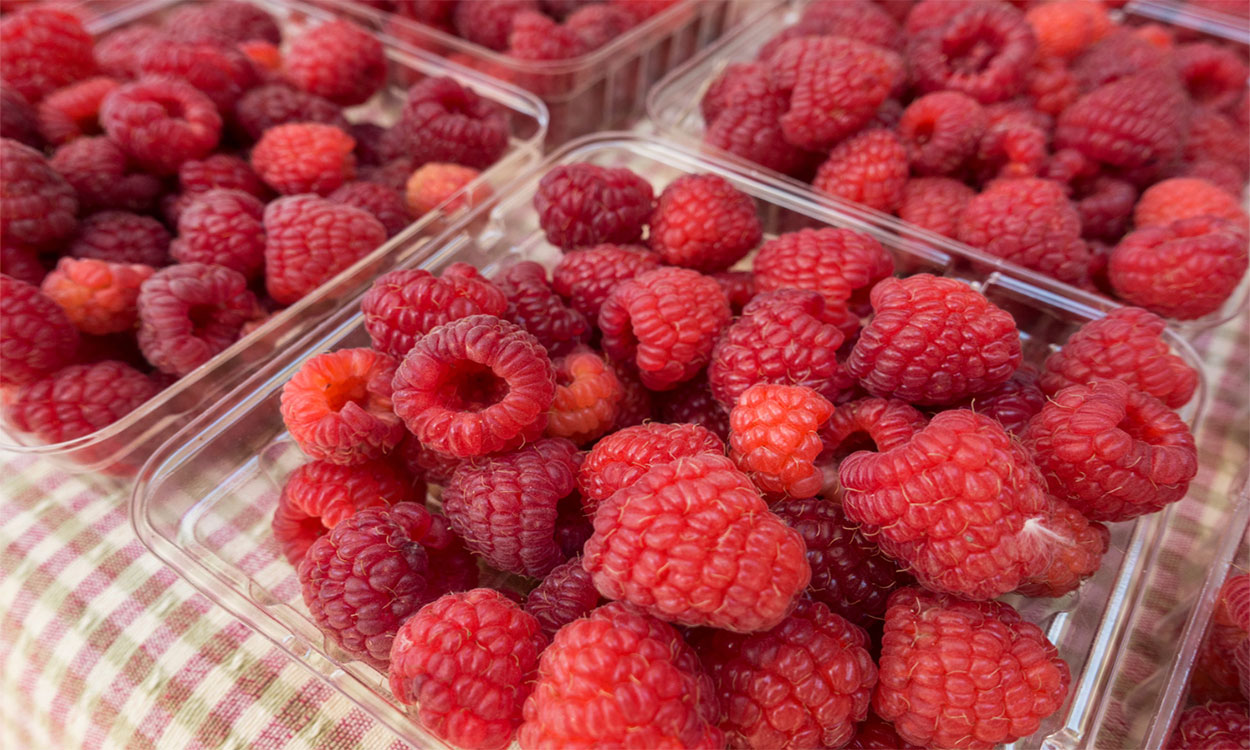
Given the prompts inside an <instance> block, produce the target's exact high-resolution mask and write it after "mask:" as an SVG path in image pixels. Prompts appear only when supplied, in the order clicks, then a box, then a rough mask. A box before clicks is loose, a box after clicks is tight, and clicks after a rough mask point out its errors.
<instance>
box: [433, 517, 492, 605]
mask: <svg viewBox="0 0 1250 750" xmlns="http://www.w3.org/2000/svg"><path fill="white" fill-rule="evenodd" d="M435 536H436V537H437V538H438V540H439V541H440V543H445V544H446V546H444V547H441V548H438V549H436V548H435V545H433V544H432V540H431V538H430V537H435ZM422 544H424V545H425V552H426V555H427V556H428V557H429V560H430V570H429V573H428V574H427V575H426V582H427V584H428V585H429V593H428V594H427V596H426V598H427V599H428V598H433V597H435V596H442V595H443V594H450V593H453V592H456V591H468V590H470V589H473V588H476V587H477V585H478V582H479V581H480V579H481V573H480V572H479V571H478V567H477V557H476V556H474V555H473V553H471V552H469V551H468V550H467V549H465V548H464V544H462V543H461V541H460V538H459V537H457V536H456V535H455V533H454V532H452V530H451V524H449V523H448V522H447V519H446V518H444V517H442V516H434V522H433V523H432V524H431V525H430V536H429V537H427V538H426V539H425V540H423V541H422Z"/></svg>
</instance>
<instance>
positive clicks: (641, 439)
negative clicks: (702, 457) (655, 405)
mask: <svg viewBox="0 0 1250 750" xmlns="http://www.w3.org/2000/svg"><path fill="white" fill-rule="evenodd" d="M701 453H712V454H715V455H718V456H721V455H724V454H725V444H724V442H722V440H721V439H720V438H719V437H717V436H716V435H715V434H714V433H712V432H711V431H710V430H708V429H706V428H704V427H701V426H699V425H697V424H664V423H662V422H649V423H647V424H641V425H636V426H633V427H626V428H624V429H621V430H617V431H616V432H614V433H612V434H611V435H608V436H607V437H605V438H604V439H602V440H600V441H599V442H597V443H595V445H594V447H592V448H591V449H590V451H589V452H588V453H587V454H586V460H585V461H583V462H582V465H581V468H580V469H578V472H577V487H578V489H579V490H580V491H581V493H582V506H583V507H584V508H585V510H586V512H587V513H588V514H591V515H593V514H594V512H595V510H596V509H597V508H598V507H599V504H600V503H602V502H603V501H605V500H607V499H608V498H609V497H611V496H612V494H613V493H614V492H616V491H617V490H621V489H624V488H626V487H629V486H631V485H633V484H634V483H635V482H637V481H638V480H639V479H641V478H642V476H643V475H644V474H646V473H647V472H648V471H650V470H651V468H652V467H654V466H659V465H660V464H665V463H671V462H673V461H676V460H677V459H679V458H683V457H687V456H697V455H699V454H701Z"/></svg>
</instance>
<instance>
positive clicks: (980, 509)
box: [838, 409, 1050, 599]
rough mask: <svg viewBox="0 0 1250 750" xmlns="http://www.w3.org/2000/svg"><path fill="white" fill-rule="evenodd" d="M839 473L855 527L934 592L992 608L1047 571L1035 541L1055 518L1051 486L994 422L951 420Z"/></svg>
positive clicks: (954, 415)
mask: <svg viewBox="0 0 1250 750" xmlns="http://www.w3.org/2000/svg"><path fill="white" fill-rule="evenodd" d="M838 473H839V478H840V480H841V482H842V487H843V489H844V491H845V494H844V497H843V501H842V503H843V508H845V509H846V515H847V517H848V518H850V519H851V520H852V521H854V522H856V523H859V524H861V526H860V529H861V531H862V532H863V533H864V535H865V536H867V537H868V538H869V539H871V540H873V541H875V542H877V543H878V544H879V545H880V546H881V549H882V551H883V552H885V553H886V554H887V555H889V556H890V557H893V558H894V559H896V560H899V561H901V562H904V563H906V565H907V567H908V569H909V570H910V571H911V572H912V573H914V574H915V576H916V578H917V580H919V581H920V583H921V584H922V585H924V586H925V587H926V588H929V589H932V590H934V591H945V592H950V593H953V594H958V595H960V596H964V597H967V598H969V599H991V598H993V597H996V596H999V595H1001V594H1004V593H1006V592H1008V591H1012V590H1013V589H1015V588H1016V587H1018V586H1019V585H1020V584H1021V583H1023V582H1025V581H1028V580H1029V579H1031V578H1032V577H1033V576H1034V575H1036V574H1037V573H1038V572H1039V571H1040V570H1041V569H1042V568H1044V567H1045V564H1046V562H1047V561H1046V560H1045V559H1044V556H1042V555H1039V554H1038V550H1037V549H1036V547H1037V546H1038V545H1035V544H1032V543H1031V541H1030V540H1031V538H1032V536H1031V535H1032V534H1033V532H1034V527H1035V526H1036V524H1037V523H1038V521H1039V520H1040V519H1042V518H1044V517H1045V516H1046V515H1047V513H1048V512H1049V510H1050V501H1049V498H1048V497H1047V496H1046V489H1045V488H1046V485H1045V481H1044V480H1043V479H1042V476H1041V474H1040V473H1038V471H1037V469H1035V468H1034V467H1033V464H1032V462H1031V461H1030V459H1029V456H1028V453H1026V452H1025V450H1024V448H1023V446H1021V445H1020V443H1019V442H1017V441H1016V440H1015V438H1013V437H1011V436H1010V435H1008V434H1007V432H1006V431H1005V430H1003V428H1002V425H1000V424H999V423H998V422H997V421H995V420H993V419H991V418H989V417H986V416H983V415H980V414H974V413H973V412H971V411H968V410H965V409H952V410H949V411H944V412H942V413H941V414H938V415H937V416H936V417H934V418H933V420H932V421H931V422H929V424H928V426H926V427H925V428H923V429H921V430H920V431H918V432H916V434H915V435H913V436H912V438H911V439H910V440H908V441H907V442H906V443H903V444H901V445H897V446H895V447H893V448H891V449H889V450H886V451H882V452H880V453H871V452H859V453H853V454H851V455H850V456H848V457H847V458H845V459H844V460H843V461H842V464H841V465H840V466H839V468H838ZM939 477H940V479H939ZM902 487H906V488H907V494H906V496H905V497H904V496H903V495H902V490H901V489H900V488H902ZM920 488H925V490H924V491H923V492H922V491H920ZM887 498H896V499H897V501H896V500H892V499H887ZM921 517H923V518H924V520H923V521H920V520H918V519H920V518H921Z"/></svg>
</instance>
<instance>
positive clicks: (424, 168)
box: [403, 162, 491, 216]
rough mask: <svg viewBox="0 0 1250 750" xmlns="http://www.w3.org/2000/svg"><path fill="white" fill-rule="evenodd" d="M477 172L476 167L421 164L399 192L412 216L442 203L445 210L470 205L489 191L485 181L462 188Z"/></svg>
mask: <svg viewBox="0 0 1250 750" xmlns="http://www.w3.org/2000/svg"><path fill="white" fill-rule="evenodd" d="M481 176H482V173H481V172H480V171H478V170H476V169H473V168H472V167H462V166H460V165H459V164H445V163H442V162H430V163H429V164H422V165H421V166H420V167H418V168H417V169H416V170H415V171H414V172H413V173H412V176H411V177H409V178H408V181H407V182H406V183H405V184H404V189H403V193H404V196H405V199H406V200H407V205H408V209H409V210H410V211H411V212H412V214H413V215H414V216H423V215H425V214H427V213H430V212H431V211H433V210H434V209H436V208H438V207H439V206H443V212H444V213H446V214H451V213H454V212H456V211H459V210H460V209H462V208H473V207H474V206H476V205H478V204H480V203H482V202H483V201H485V200H486V199H487V198H489V197H490V194H491V191H490V187H488V186H486V185H477V186H475V187H474V188H473V189H472V190H465V187H466V186H467V185H469V183H471V182H473V181H474V180H476V179H478V178H479V177H481ZM444 202H445V203H446V205H444Z"/></svg>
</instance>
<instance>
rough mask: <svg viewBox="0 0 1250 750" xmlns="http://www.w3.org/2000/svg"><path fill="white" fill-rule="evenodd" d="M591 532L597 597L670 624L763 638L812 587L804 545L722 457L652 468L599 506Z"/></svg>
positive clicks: (589, 556) (589, 558)
mask: <svg viewBox="0 0 1250 750" xmlns="http://www.w3.org/2000/svg"><path fill="white" fill-rule="evenodd" d="M594 526H595V533H594V535H593V536H591V538H590V540H589V541H588V542H586V547H585V559H584V561H583V565H584V566H585V568H586V570H587V572H589V573H590V575H591V578H593V579H594V582H595V588H597V589H599V593H601V594H603V595H605V596H607V597H608V598H610V599H620V600H623V601H626V602H629V603H631V604H633V605H635V606H637V607H639V608H641V609H642V610H643V611H645V612H647V613H648V614H652V615H654V616H656V617H660V618H662V619H665V620H668V621H670V622H675V623H679V624H683V625H707V626H711V627H717V628H722V629H725V630H732V631H735V632H740V633H749V632H752V631H756V630H766V629H768V628H771V627H774V626H776V625H777V624H779V623H780V622H781V621H782V620H784V619H785V617H786V615H787V614H788V613H789V612H790V610H791V608H792V607H793V605H794V601H795V599H796V597H797V596H798V595H799V593H800V592H802V591H803V589H805V588H806V587H807V584H808V583H809V582H810V579H811V568H810V567H809V566H808V564H807V559H806V558H805V557H804V554H805V548H804V546H803V539H802V537H800V536H799V534H798V532H796V531H794V530H793V529H791V528H790V527H788V526H786V525H785V524H784V523H783V522H782V521H781V519H779V518H777V516H775V515H773V514H772V513H770V512H769V511H768V508H767V506H766V505H765V504H764V500H763V499H762V498H761V497H760V496H759V493H758V492H757V491H756V489H755V487H754V486H752V484H751V481H750V480H749V479H747V477H746V475H744V474H742V473H741V472H739V471H738V470H737V469H735V468H734V465H733V462H732V461H730V460H729V459H728V458H725V457H723V456H716V455H712V454H710V453H704V454H699V455H695V456H689V457H685V458H680V459H677V460H675V461H673V462H672V463H667V464H660V465H658V466H654V467H652V468H651V469H650V470H649V471H648V472H647V473H646V474H644V475H643V476H642V477H641V478H640V479H639V480H638V481H637V482H635V483H634V484H632V485H630V486H628V487H625V488H623V489H621V490H620V491H618V492H616V493H615V494H613V495H612V496H611V497H609V498H608V499H606V500H604V501H603V502H602V503H600V505H599V508H598V510H596V511H595V518H594ZM678 540H680V543H679V541H678Z"/></svg>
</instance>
